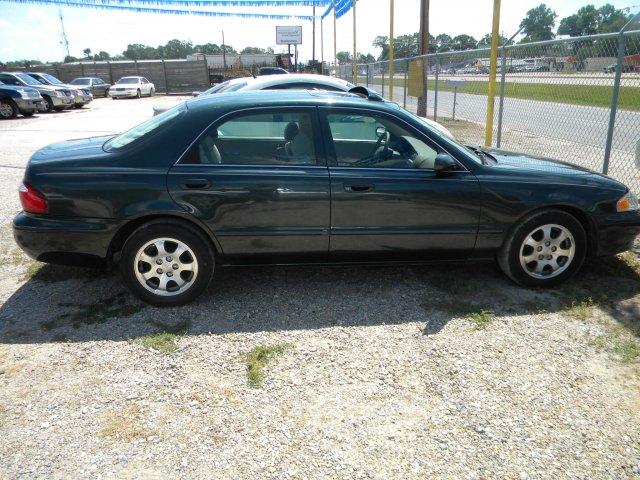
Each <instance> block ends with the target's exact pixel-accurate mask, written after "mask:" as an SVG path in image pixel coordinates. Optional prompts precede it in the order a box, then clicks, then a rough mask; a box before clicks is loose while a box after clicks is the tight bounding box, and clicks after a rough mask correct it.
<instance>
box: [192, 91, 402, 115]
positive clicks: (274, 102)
mask: <svg viewBox="0 0 640 480" xmlns="http://www.w3.org/2000/svg"><path fill="white" fill-rule="evenodd" d="M186 104H187V108H188V109H189V110H201V109H206V110H208V109H210V108H212V107H214V108H221V109H225V110H229V111H235V110H241V109H243V108H252V107H266V108H268V107H278V106H319V105H331V106H336V107H354V108H358V107H360V108H363V107H364V108H367V109H373V110H394V111H397V110H399V109H400V107H399V106H398V105H397V104H395V103H393V102H385V101H380V100H370V99H368V98H364V97H362V96H360V95H356V94H354V93H348V92H327V91H317V90H314V91H311V90H249V91H247V90H244V91H236V92H226V93H225V92H223V93H217V94H215V95H201V96H199V97H196V98H192V99H190V100H187V102H186Z"/></svg>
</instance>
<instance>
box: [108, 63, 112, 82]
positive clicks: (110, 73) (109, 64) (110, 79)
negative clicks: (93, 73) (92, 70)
mask: <svg viewBox="0 0 640 480" xmlns="http://www.w3.org/2000/svg"><path fill="white" fill-rule="evenodd" d="M107 67H109V83H110V84H111V85H113V72H112V71H111V62H110V61H108V60H107Z"/></svg>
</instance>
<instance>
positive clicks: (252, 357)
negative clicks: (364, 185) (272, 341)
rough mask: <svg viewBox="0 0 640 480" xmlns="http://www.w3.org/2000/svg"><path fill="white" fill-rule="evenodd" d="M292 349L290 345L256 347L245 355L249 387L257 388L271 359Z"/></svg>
mask: <svg viewBox="0 0 640 480" xmlns="http://www.w3.org/2000/svg"><path fill="white" fill-rule="evenodd" d="M290 348H293V345H291V344H290V343H280V344H276V345H269V346H265V345H258V346H257V347H254V348H253V349H252V350H251V351H250V352H249V353H248V354H247V358H246V361H247V380H248V382H249V385H250V386H251V387H254V388H255V387H258V386H260V384H261V383H262V380H263V379H264V368H265V367H266V366H267V364H268V363H269V361H270V360H272V359H273V357H275V356H277V355H280V354H282V353H283V352H284V351H285V350H288V349H290Z"/></svg>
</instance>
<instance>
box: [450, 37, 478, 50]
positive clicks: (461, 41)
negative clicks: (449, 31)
mask: <svg viewBox="0 0 640 480" xmlns="http://www.w3.org/2000/svg"><path fill="white" fill-rule="evenodd" d="M477 44H478V41H477V40H476V39H475V38H473V37H472V36H471V35H458V36H456V37H453V39H452V41H451V49H452V50H472V49H474V48H476V45H477Z"/></svg>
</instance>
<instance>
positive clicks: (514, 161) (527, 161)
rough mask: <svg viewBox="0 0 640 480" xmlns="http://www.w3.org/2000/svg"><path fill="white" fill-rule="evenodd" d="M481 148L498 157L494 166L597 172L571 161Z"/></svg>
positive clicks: (530, 169)
mask: <svg viewBox="0 0 640 480" xmlns="http://www.w3.org/2000/svg"><path fill="white" fill-rule="evenodd" d="M481 150H482V151H483V152H487V153H488V154H489V155H491V156H492V157H493V158H495V159H496V162H497V163H496V164H495V165H492V168H499V169H507V170H518V171H522V170H529V171H536V172H549V173H555V174H567V175H576V174H577V175H593V174H594V173H596V172H593V171H591V170H588V169H586V168H583V167H579V166H577V165H573V164H571V163H566V162H561V161H560V160H552V159H550V158H545V157H539V156H535V155H525V154H524V153H516V152H509V151H506V150H498V149H495V148H482V149H481Z"/></svg>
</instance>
